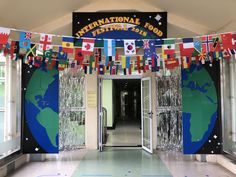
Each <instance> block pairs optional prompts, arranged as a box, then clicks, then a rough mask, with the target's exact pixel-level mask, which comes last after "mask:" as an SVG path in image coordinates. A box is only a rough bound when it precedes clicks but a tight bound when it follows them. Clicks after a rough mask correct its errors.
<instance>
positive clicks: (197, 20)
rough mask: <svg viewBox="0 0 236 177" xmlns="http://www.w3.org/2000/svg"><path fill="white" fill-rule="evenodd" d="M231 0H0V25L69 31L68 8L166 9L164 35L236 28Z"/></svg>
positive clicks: (144, 10) (75, 9)
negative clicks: (165, 29) (166, 20)
mask: <svg viewBox="0 0 236 177" xmlns="http://www.w3.org/2000/svg"><path fill="white" fill-rule="evenodd" d="M235 7H236V1H235V0H224V1H222V0H197V1H190V0H178V1H177V0H128V1H127V0H119V1H117V0H84V1H82V0H50V1H49V0H40V1H32V0H20V1H19V0H0V26H2V27H11V28H17V29H24V30H30V31H31V30H32V31H36V32H45V33H55V34H64V35H71V32H72V25H71V22H72V12H73V11H78V12H96V11H103V10H106V11H107V10H109V11H112V10H116V11H117V10H120V11H122V10H123V11H126V10H137V11H141V12H142V11H143V12H147V11H150V12H158V11H167V12H168V37H190V36H195V35H203V34H209V33H217V32H228V31H236V15H235Z"/></svg>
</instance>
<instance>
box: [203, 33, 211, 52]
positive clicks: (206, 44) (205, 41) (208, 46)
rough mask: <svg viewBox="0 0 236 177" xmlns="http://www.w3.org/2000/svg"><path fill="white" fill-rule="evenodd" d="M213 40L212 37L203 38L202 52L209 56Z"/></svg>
mask: <svg viewBox="0 0 236 177" xmlns="http://www.w3.org/2000/svg"><path fill="white" fill-rule="evenodd" d="M212 47H213V40H212V35H206V36H202V52H203V53H206V55H208V54H209V53H210V52H211V51H212Z"/></svg>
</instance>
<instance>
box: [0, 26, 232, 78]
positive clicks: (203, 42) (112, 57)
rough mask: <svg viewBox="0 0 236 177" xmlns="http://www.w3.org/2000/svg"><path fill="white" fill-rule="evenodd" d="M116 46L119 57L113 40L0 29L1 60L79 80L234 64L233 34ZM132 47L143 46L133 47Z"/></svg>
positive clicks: (149, 40) (131, 42)
mask: <svg viewBox="0 0 236 177" xmlns="http://www.w3.org/2000/svg"><path fill="white" fill-rule="evenodd" d="M11 31H16V32H18V33H19V39H18V40H11V39H9V37H10V33H11ZM32 34H38V35H39V36H40V39H39V41H38V43H33V42H32V39H31V37H32ZM54 37H59V38H61V41H62V43H61V45H53V43H52V42H53V38H54ZM75 40H81V41H82V42H81V46H76V45H75ZM97 40H102V41H103V47H100V48H98V47H95V43H96V41H97ZM119 41H123V42H124V45H123V51H121V49H120V48H118V47H117V46H116V42H117V39H95V38H76V37H72V36H60V35H53V34H44V33H34V32H29V31H22V30H16V29H10V28H4V27H0V52H1V53H3V55H4V56H5V57H8V58H10V59H11V60H19V59H20V60H22V61H23V62H24V63H26V64H29V65H34V66H35V67H45V68H46V69H48V70H51V69H53V68H57V69H58V70H60V71H62V70H64V69H66V68H74V69H78V70H83V71H84V73H85V74H94V73H97V74H100V75H103V74H105V73H110V74H111V75H117V74H118V73H119V72H122V73H123V74H124V75H131V74H132V72H133V71H137V72H138V73H139V74H140V73H144V72H147V71H151V72H158V71H159V70H160V69H174V68H176V67H180V66H181V67H182V68H184V69H186V68H189V67H190V65H191V63H192V62H195V63H196V64H198V65H200V64H205V63H206V62H208V63H209V65H210V66H212V63H213V61H214V60H216V61H219V60H221V59H226V60H227V59H230V58H232V57H234V58H236V33H233V32H227V33H222V34H212V35H204V36H197V37H194V38H181V39H180V38H166V39H138V40H137V39H119ZM137 41H142V44H143V45H142V46H141V47H139V46H136V42H137ZM102 49H103V51H102ZM140 49H141V50H140ZM140 51H141V52H142V54H139V53H140ZM70 56H71V57H70Z"/></svg>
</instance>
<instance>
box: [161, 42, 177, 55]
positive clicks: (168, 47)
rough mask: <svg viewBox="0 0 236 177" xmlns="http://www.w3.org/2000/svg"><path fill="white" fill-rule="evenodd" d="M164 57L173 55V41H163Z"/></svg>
mask: <svg viewBox="0 0 236 177" xmlns="http://www.w3.org/2000/svg"><path fill="white" fill-rule="evenodd" d="M162 47H163V50H164V54H165V55H171V56H172V55H173V54H174V53H175V39H165V40H164V45H162Z"/></svg>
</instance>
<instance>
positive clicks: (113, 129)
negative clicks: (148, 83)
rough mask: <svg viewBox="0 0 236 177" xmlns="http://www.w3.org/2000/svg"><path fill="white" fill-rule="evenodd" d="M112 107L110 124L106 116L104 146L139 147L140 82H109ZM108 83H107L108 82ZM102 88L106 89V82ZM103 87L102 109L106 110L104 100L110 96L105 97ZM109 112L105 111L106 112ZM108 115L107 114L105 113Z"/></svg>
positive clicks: (140, 142) (127, 80)
mask: <svg viewBox="0 0 236 177" xmlns="http://www.w3.org/2000/svg"><path fill="white" fill-rule="evenodd" d="M110 81H111V84H112V87H113V89H112V90H113V92H112V98H113V99H112V105H113V120H112V124H110V125H109V122H111V120H109V119H110V117H109V116H108V117H107V118H108V124H107V140H106V143H105V146H133V147H138V146H140V147H141V144H142V141H141V96H140V95H141V85H140V84H141V81H140V79H116V80H110ZM108 82H109V81H108ZM103 86H104V87H107V85H106V81H104V82H103ZM104 87H103V107H104V108H105V109H106V106H107V105H106V104H105V103H106V101H107V100H104V99H106V98H107V97H109V96H111V95H105V93H107V92H106V88H104ZM108 111H110V110H107V112H108ZM107 114H108V115H110V114H109V112H108V113H107Z"/></svg>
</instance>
